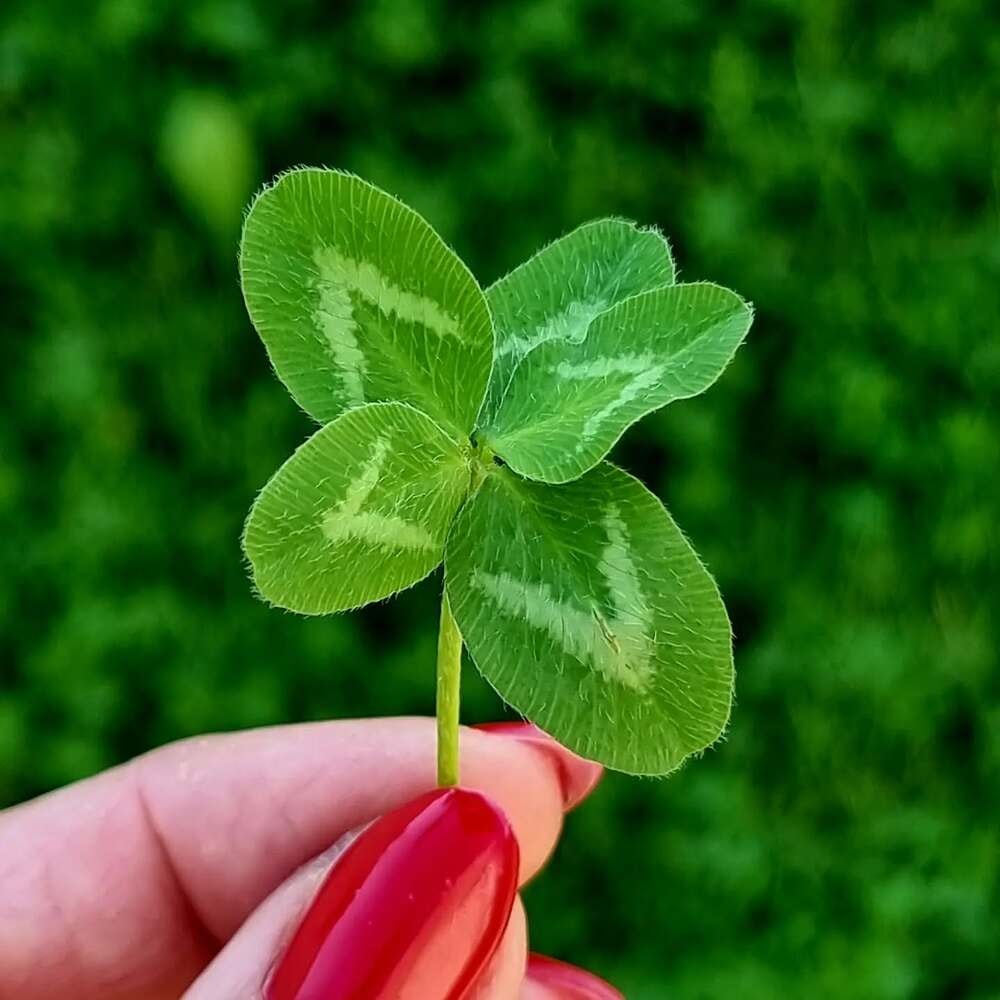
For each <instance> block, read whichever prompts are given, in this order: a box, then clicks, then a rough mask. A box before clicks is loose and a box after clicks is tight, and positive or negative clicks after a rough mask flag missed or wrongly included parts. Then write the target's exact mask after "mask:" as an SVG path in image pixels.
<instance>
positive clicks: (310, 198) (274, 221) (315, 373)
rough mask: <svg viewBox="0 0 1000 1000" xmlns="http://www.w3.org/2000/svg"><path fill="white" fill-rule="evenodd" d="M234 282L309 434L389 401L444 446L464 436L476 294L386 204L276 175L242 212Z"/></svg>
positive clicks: (475, 397) (477, 357)
mask: <svg viewBox="0 0 1000 1000" xmlns="http://www.w3.org/2000/svg"><path fill="white" fill-rule="evenodd" d="M240 277H241V279H242V283H243V295H244V297H245V298H246V302H247V308H248V309H249V311H250V316H251V317H252V318H253V321H254V324H255V325H256V327H257V330H258V331H259V333H260V335H261V337H262V338H263V340H264V343H265V344H266V345H267V349H268V354H269V355H270V358H271V363H272V364H273V365H274V368H275V371H277V373H278V375H279V376H280V377H281V379H282V381H283V382H284V383H285V385H287V386H288V388H289V389H290V391H291V393H292V395H293V396H294V397H295V398H296V400H298V402H299V404H300V405H301V406H302V408H303V409H304V410H305V411H306V412H307V413H309V414H310V415H311V416H312V417H314V418H315V419H316V420H319V421H321V422H324V423H325V422H326V421H328V420H332V419H333V418H334V417H335V416H337V415H338V414H339V413H342V412H343V411H344V410H345V409H346V408H348V407H351V406H357V405H359V404H360V403H363V402H365V401H368V402H375V401H379V400H398V401H400V402H404V403H412V404H413V405H414V406H417V407H420V408H421V409H423V410H424V411H426V412H427V413H428V414H429V415H430V416H431V417H433V418H434V419H435V420H437V421H438V422H439V423H440V424H441V426H442V427H444V428H446V429H447V430H449V431H451V432H452V433H453V434H455V435H457V436H458V437H462V436H464V435H466V434H468V432H469V431H470V430H471V429H472V425H473V422H474V421H475V418H476V413H477V412H478V410H479V404H480V401H481V400H482V394H483V392H484V391H485V390H486V382H487V379H488V378H489V374H490V363H491V361H492V358H493V333H492V324H491V322H490V316H489V311H488V309H487V306H486V302H485V300H484V299H483V293H482V292H481V291H480V290H479V286H478V285H477V284H476V281H475V279H474V278H473V277H472V275H471V274H469V272H468V270H467V269H466V267H465V265H464V264H462V262H461V261H460V260H459V259H458V257H456V256H455V254H453V253H452V252H451V251H450V250H449V249H448V248H447V247H446V246H445V244H444V243H443V241H442V240H441V237H439V236H438V235H437V233H435V232H434V230H433V229H431V227H430V226H429V225H427V223H426V222H425V221H424V220H423V219H422V218H421V217H420V216H419V215H417V213H416V212H414V211H413V210H412V209H410V208H407V207H406V206H405V205H403V204H402V203H401V202H399V201H397V200H396V199H395V198H393V197H392V196H391V195H388V194H386V193H385V192H384V191H379V190H378V188H375V187H372V185H371V184H367V183H365V182H364V181H362V180H361V179H360V178H358V177H353V176H351V175H350V174H344V173H340V172H338V171H335V170H293V171H290V172H289V173H287V174H285V175H284V176H283V177H281V178H279V179H278V180H277V181H276V182H275V184H274V185H273V186H271V187H269V188H267V189H266V190H264V191H263V192H262V193H261V194H260V196H259V197H258V198H257V200H256V201H255V202H254V204H253V207H252V208H251V209H250V214H249V215H248V216H247V220H246V224H245V226H244V227H243V241H242V243H241V245H240Z"/></svg>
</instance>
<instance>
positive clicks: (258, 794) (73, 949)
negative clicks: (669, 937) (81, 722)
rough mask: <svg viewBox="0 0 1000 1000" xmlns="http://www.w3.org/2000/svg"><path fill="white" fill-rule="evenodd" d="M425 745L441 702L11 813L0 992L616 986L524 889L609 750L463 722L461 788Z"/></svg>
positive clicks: (244, 997)
mask: <svg viewBox="0 0 1000 1000" xmlns="http://www.w3.org/2000/svg"><path fill="white" fill-rule="evenodd" d="M484 730H485V731H484ZM433 761H434V724H433V721H432V720H428V719H373V720H362V721H352V722H332V723H314V724H309V725H300V726H287V727H280V728H274V729H264V730H256V731H252V732H246V733H237V734H232V735H220V736H210V737H205V738H200V739H195V740H185V741H183V742H181V743H177V744H173V745H171V746H168V747H165V748H163V749H161V750H157V751H155V752H153V753H151V754H148V755H146V756H145V757H141V758H138V759H137V760H135V761H132V762H131V763H129V764H126V765H123V766H122V767H119V768H115V769H114V770H111V771H108V772H105V773H104V774H101V775H98V776H96V777H94V778H91V779H89V780H87V781H83V782H80V783H79V784H76V785H72V786H70V787H69V788H65V789H62V790H60V791H58V792H54V793H52V794H50V795H47V796H44V797H42V798H40V799H37V800H35V801H33V802H29V803H26V804H24V805H22V806H18V807H16V808H14V809H11V810H8V811H6V812H4V813H0V998H3V1000H7V998H10V1000H15V998H16V1000H51V998H53V997H57V996H72V997H73V998H74V1000H96V998H101V1000H139V998H142V1000H166V998H176V997H179V996H181V995H184V996H185V997H187V998H188V1000H326V998H330V1000H333V998H336V1000H388V998H390V997H391V998H393V1000H438V998H440V1000H459V998H462V1000H614V998H619V1000H620V997H621V995H620V994H619V993H618V992H617V991H616V990H614V989H613V988H611V987H610V986H608V985H607V984H606V983H604V982H602V981H601V980H598V979H596V978H595V977H593V976H591V975H589V974H588V973H585V972H583V971H582V970H579V969H575V968H573V967H570V966H566V965H563V964H562V963H556V962H552V961H551V960H548V959H543V958H541V957H538V956H532V957H531V958H530V960H529V956H528V954H527V944H526V940H527V938H526V925H525V917H524V911H523V908H522V907H521V904H520V901H519V899H518V898H517V897H516V889H517V887H518V886H520V885H523V884H524V882H525V881H526V880H527V879H529V878H530V877H531V876H533V875H534V874H535V873H536V872H538V870H539V869H540V868H541V867H542V865H543V864H544V863H545V860H546V859H547V857H548V856H549V854H550V852H551V851H552V849H553V847H554V846H555V843H556V840H557V839H558V836H559V832H560V829H561V826H562V817H563V813H564V812H565V811H566V810H567V809H569V808H572V806H573V805H575V804H576V803H577V802H578V801H579V800H580V799H581V798H583V797H584V796H585V795H586V794H587V793H588V792H589V791H590V790H591V789H592V788H593V787H594V785H595V784H596V783H597V780H598V779H599V777H600V774H601V769H600V767H599V766H598V765H596V764H592V763H590V762H588V761H584V760H582V759H581V758H579V757H576V756H575V755H574V754H571V753H570V752H569V751H567V750H565V749H564V748H562V747H560V746H558V744H556V743H554V742H553V741H551V740H549V739H548V738H547V737H544V736H542V735H541V734H540V733H539V732H538V731H537V730H535V729H533V728H532V727H530V726H526V725H500V726H496V727H483V729H481V730H468V729H467V730H464V731H463V733H462V772H463V788H462V789H460V790H449V791H441V792H437V793H433V794H430V795H427V793H428V791H429V790H431V789H433V787H434V773H433ZM471 789H475V790H476V791H475V792H474V791H471ZM479 792H481V793H484V794H477V793H479ZM422 796H423V798H420V797H422ZM418 798H419V799H420V800H419V801H417V802H415V801H414V800H417V799H418ZM377 817H381V819H376V818H377ZM373 820H376V821H375V822H372V821H373ZM508 821H509V825H508ZM369 823H370V824H371V825H370V826H367V827H366V826H365V824H369ZM362 827H365V829H364V830H363V831H362V832H361V833H360V834H358V835H356V839H354V841H353V842H352V843H350V844H347V845H346V846H345V844H346V841H347V839H348V838H347V837H345V834H349V833H350V831H357V830H358V829H359V828H362ZM335 858H342V859H343V861H344V863H343V864H341V865H335V863H334V859H335ZM338 914H339V916H338ZM304 977H305V978H304ZM185 990H187V992H186V993H185Z"/></svg>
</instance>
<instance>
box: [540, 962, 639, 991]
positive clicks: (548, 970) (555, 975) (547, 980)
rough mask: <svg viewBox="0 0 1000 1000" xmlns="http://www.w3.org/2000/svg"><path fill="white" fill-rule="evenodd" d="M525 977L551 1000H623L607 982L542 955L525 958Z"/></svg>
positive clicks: (573, 966) (575, 967)
mask: <svg viewBox="0 0 1000 1000" xmlns="http://www.w3.org/2000/svg"><path fill="white" fill-rule="evenodd" d="M525 975H526V977H527V978H528V979H529V980H530V981H531V982H533V983H535V984H536V985H538V986H542V987H544V988H545V990H546V992H547V993H548V996H549V997H551V1000H625V997H624V996H623V995H622V994H621V993H619V992H618V990H616V989H615V988H614V987H613V986H612V985H611V984H610V983H606V982H605V981H604V980H603V979H599V978H598V977H597V976H595V975H594V974H593V973H591V972H587V971H586V970H584V969H580V968H578V967H577V966H575V965H568V964H567V963H566V962H557V961H556V960H555V959H554V958H546V957H545V956H544V955H529V956H528V969H527V972H526V973H525Z"/></svg>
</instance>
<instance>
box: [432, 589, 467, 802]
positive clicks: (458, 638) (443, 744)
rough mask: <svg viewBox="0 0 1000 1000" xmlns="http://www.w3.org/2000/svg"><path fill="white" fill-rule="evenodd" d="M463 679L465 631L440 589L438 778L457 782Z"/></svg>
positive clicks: (443, 782) (445, 784)
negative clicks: (459, 629) (459, 711)
mask: <svg viewBox="0 0 1000 1000" xmlns="http://www.w3.org/2000/svg"><path fill="white" fill-rule="evenodd" d="M461 682H462V633H461V632H459V631H458V625H457V623H456V622H455V619H454V617H452V613H451V607H450V606H449V604H448V592H447V591H446V590H444V589H443V588H442V591H441V626H440V630H439V632H438V658H437V780H438V785H439V786H440V787H441V788H447V787H449V786H450V785H457V784H458V704H459V689H460V687H461Z"/></svg>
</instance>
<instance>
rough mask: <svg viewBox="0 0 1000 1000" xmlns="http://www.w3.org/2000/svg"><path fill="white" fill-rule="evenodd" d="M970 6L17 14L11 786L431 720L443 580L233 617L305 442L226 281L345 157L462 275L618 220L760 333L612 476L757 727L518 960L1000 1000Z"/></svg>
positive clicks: (681, 991) (720, 987)
mask: <svg viewBox="0 0 1000 1000" xmlns="http://www.w3.org/2000/svg"><path fill="white" fill-rule="evenodd" d="M990 6H991V5H989V4H988V3H986V2H985V0H937V2H932V3H927V2H917V3H914V2H903V0H892V2H884V3H877V4H870V3H862V2H860V0H855V2H847V0H844V2H838V0H814V2H809V3H794V2H792V0H744V2H739V3H733V2H730V3H723V2H720V0H702V2H694V0H678V2H673V0H671V2H663V3H652V2H648V0H633V2H626V0H618V2H611V0H579V2H570V0H529V2H514V3H502V2H482V3H471V2H470V3H459V2H455V3H444V2H442V0H436V2H435V0H430V2H421V0H371V2H367V3H361V2H354V3H343V4H319V3H306V2H301V0H296V2H291V0H288V2H284V3H264V2H263V0H189V2H164V3H150V2H147V0H101V2H97V3H80V2H77V0H34V2H32V3H23V4H18V3H15V4H13V5H11V4H10V3H8V4H5V5H4V8H3V12H2V13H0V352H2V353H0V393H2V395H0V400H2V404H3V408H4V417H3V420H2V421H0V804H3V803H10V802H14V801H18V800H20V799H22V798H24V797H27V796H29V795H33V794H35V793H38V792H41V791H43V790H45V789H48V788H51V787H53V786H56V785H59V784H62V783H64V782H67V781H70V780H72V779H75V778H78V777H80V776H82V775H86V774H89V773H91V772H94V771H96V770H98V769H100V768H103V767H107V766H108V765H111V764H114V763H115V762H118V761H121V760H123V759H125V758H127V757H128V756H130V755H132V754H135V753H138V752H140V751H142V750H145V749H147V748H149V747H152V746H155V745H157V744H159V743H162V742H164V741H167V740H172V739H176V738H178V737H182V736H185V735H187V734H191V733H198V732H202V731H205V730H213V729H220V728H230V727H241V726H255V725H262V724H268V723H274V722H279V721H286V720H301V719H317V718H326V717H331V716H345V715H362V714H366V713H376V714H382V713H397V712H428V713H429V712H431V711H432V695H433V680H432V671H433V661H432V655H433V642H434V634H433V632H434V626H435V623H436V616H435V609H434V602H435V589H436V583H434V584H431V583H429V584H425V585H422V586H421V587H420V588H418V589H417V590H416V591H414V592H412V593H407V594H406V595H405V596H403V597H402V598H400V599H398V600H395V601H393V602H392V603H390V604H388V605H386V606H384V607H381V608H378V609H374V610H370V611H368V612H365V613H362V614H358V615H353V616H350V617H343V618H338V619H328V620H303V619H298V618H295V617H294V616H291V615H286V614H282V613H280V612H277V611H269V610H267V609H266V608H265V607H264V606H263V605H261V604H258V603H255V601H254V599H253V598H252V596H251V592H250V587H249V586H248V583H247V579H246V574H245V572H244V567H243V563H242V558H241V554H240V549H239V543H238V538H239V533H240V528H241V524H242V520H243V518H244V516H245V513H246V511H247V509H248V507H249V505H250V502H251V500H252V498H253V496H254V493H255V491H256V490H257V489H258V488H259V487H260V486H261V485H262V484H263V483H264V482H265V480H266V479H267V477H268V476H269V475H270V474H271V472H272V471H273V470H274V469H275V468H276V466H277V465H278V463H279V462H280V461H281V460H282V459H283V458H284V457H286V456H287V455H288V453H289V452H290V450H291V449H292V448H293V447H294V446H295V445H296V444H297V443H298V442H299V441H301V440H302V439H303V438H304V437H305V436H306V435H307V433H309V424H308V423H307V421H306V419H305V418H304V417H303V416H302V415H301V414H300V413H299V412H298V411H297V409H296V407H295V406H294V404H293V403H292V402H291V400H290V398H289V397H288V395H287V393H286V392H285V390H284V389H283V388H282V387H281V386H280V385H279V384H278V382H277V381H276V380H275V379H274V378H273V377H272V375H271V373H270V371H269V368H268V364H267V361H266V358H265V355H264V351H263V349H262V347H261V345H260V343H259V341H258V340H257V338H256V336H255V335H254V333H253V331H252V329H251V328H250V326H249V323H248V321H247V319H246V316H245V314H244V310H243V307H242V303H241V300H240V294H239V289H238V286H237V279H236V268H235V248H236V240H237V236H238V229H239V223H240V218H241V211H242V209H243V206H244V205H245V203H246V201H247V199H248V198H249V197H250V195H251V194H252V192H253V191H254V189H255V188H257V187H258V186H259V185H260V184H261V183H262V182H263V181H264V180H265V179H267V178H269V177H271V176H272V175H273V174H274V173H275V172H277V171H279V170H281V169H283V168H285V167H288V166H291V165H295V164H299V163H307V164H328V165H335V166H340V167H345V168H349V169H351V170H354V171H356V172H358V173H360V174H362V175H363V176H364V177H366V178H368V179H370V180H372V181H374V182H376V183H378V184H380V185H382V186H384V187H387V188H389V189H390V190H392V191H394V192H395V193H397V194H399V195H400V196H401V197H402V198H404V199H405V200H406V201H408V202H410V203H412V204H413V205H414V206H416V207H417V208H418V209H420V210H421V211H422V212H423V213H424V214H425V215H426V216H427V217H428V218H429V219H430V220H431V221H432V223H433V224H434V225H435V226H436V227H437V228H438V229H439V230H440V231H441V232H442V233H443V234H444V235H445V237H446V238H447V239H448V240H449V241H450V242H451V243H452V244H453V245H454V246H455V247H456V248H457V249H458V251H459V252H460V253H461V254H462V256H463V257H465V259H466V260H467V261H469V263H470V265H471V266H472V268H473V270H474V271H475V272H476V274H477V275H478V276H479V277H480V278H481V280H482V281H483V282H484V283H487V282H489V281H491V280H493V279H494V278H495V277H497V276H499V275H500V274H502V273H503V272H504V271H505V270H507V269H509V268H510V267H512V266H513V265H515V264H516V263H518V262H520V261H521V260H522V259H523V258H524V257H526V256H527V255H528V254H530V253H531V252H532V251H533V250H534V249H536V248H537V247H538V246H539V245H540V244H542V243H543V242H545V241H547V240H549V239H551V238H553V237H555V236H557V235H559V234H560V233H562V232H564V231H566V230H568V229H570V228H572V227H573V226H575V225H576V224H577V223H579V222H581V221H583V220H585V219H588V218H591V217H593V216H599V215H607V214H621V215H625V216H628V217H631V218H634V219H637V220H639V221H641V222H643V223H655V224H657V225H659V226H660V227H662V228H663V229H664V231H665V232H667V233H668V234H669V235H670V237H671V239H672V242H673V244H674V248H675V251H676V255H677V258H678V260H679V263H680V266H681V270H682V275H683V277H685V278H688V279H698V278H710V279H714V280H718V281H720V282H722V283H724V284H727V285H730V286H732V287H733V288H736V289H738V290H739V291H740V292H741V293H743V294H744V295H745V296H747V297H748V298H750V299H752V300H753V301H754V302H755V304H756V306H757V320H756V323H755V326H754V329H753V331H752V333H751V337H750V340H749V342H748V344H747V346H746V347H745V348H744V349H743V350H742V351H741V352H740V354H739V356H738V359H737V361H736V362H735V363H734V365H733V366H732V367H731V368H730V369H729V370H728V371H727V373H726V375H725V376H724V378H723V379H722V380H721V381H720V382H719V383H718V384H717V385H716V386H715V387H714V388H713V389H712V391H711V392H709V393H708V394H707V395H705V396H704V397H702V398H699V399H696V400H692V401H689V402H684V403H678V404H675V405H674V406H671V407H669V408H668V409H667V410H665V411H663V412H662V413H661V414H659V415H657V416H655V417H653V418H650V419H647V420H646V421H645V422H644V423H643V424H642V426H641V428H640V429H638V430H637V431H634V432H632V433H631V434H630V436H629V437H628V438H627V439H626V441H625V442H624V443H623V445H622V446H620V448H619V449H618V455H617V457H618V460H619V461H621V462H622V463H623V464H625V466H626V467H627V468H629V469H631V470H632V471H634V472H636V473H638V474H639V475H641V476H642V477H643V478H644V479H645V480H646V481H647V482H648V483H649V484H650V485H651V486H652V487H653V488H654V489H655V490H656V491H657V492H658V493H659V494H660V495H661V496H662V497H663V498H664V499H665V500H666V502H667V504H668V506H669V507H670V508H671V509H672V511H673V513H674V514H675V516H676V517H677V519H678V521H679V522H680V523H681V524H682V525H684V527H685V529H686V531H687V532H688V533H689V535H690V536H691V538H692V539H693V541H694V542H695V544H696V546H697V547H698V549H699V550H700V551H701V553H702V554H703V556H704V557H705V558H706V559H707V561H708V563H709V565H710V566H711V567H712V569H713V571H714V572H715V574H716V575H717V577H718V578H719V581H720V583H721V586H722V589H723V592H724V594H725V595H726V598H727V602H728V605H729V608H730V611H731V614H732V617H733V622H734V627H735V631H736V636H737V666H738V674H739V676H738V703H737V706H736V710H735V713H734V717H733V723H732V727H731V730H730V732H729V735H728V739H727V740H726V741H725V742H724V743H722V744H720V746H719V747H718V748H717V749H716V750H714V751H712V752H710V753H708V754H707V755H706V756H705V757H704V758H703V759H702V760H700V761H696V762H692V763H691V764H689V765H688V766H687V767H685V768H684V769H683V770H682V771H681V772H680V773H678V774H676V775H675V776H673V777H672V778H670V779H668V780H666V781H663V782H657V783H654V782H650V781H644V782H643V781H637V780H633V779H627V778H623V777H617V776H612V777H610V778H609V779H608V780H607V781H606V783H605V784H604V786H603V787H602V788H601V789H600V791H599V792H598V794H597V795H596V796H595V797H594V798H593V800H592V801H590V802H589V803H588V804H587V805H586V806H584V807H583V808H582V809H581V810H580V811H579V813H578V814H576V815H575V816H574V817H573V818H572V820H571V822H570V823H569V825H568V829H567V833H566V837H565V840H564V842H563V844H562V846H561V847H560V849H559V852H558V854H557V856H556V857H555V858H554V860H553V863H552V865H551V869H550V871H549V872H548V873H547V875H546V876H545V878H544V879H543V880H541V881H539V882H538V884H537V885H535V886H534V887H533V888H531V889H530V891H529V892H528V905H529V910H530V913H531V917H532V920H533V939H534V945H535V946H536V947H537V948H538V949H540V950H544V951H547V952H550V953H552V954H555V955H558V956H561V957H564V958H568V959H572V960H575V961H578V962H581V963H584V964H588V965H590V966H592V967H593V968H594V969H597V970H600V971H601V972H603V973H605V974H606V975H608V976H609V977H611V978H612V979H614V980H615V981H616V982H617V983H619V984H620V985H621V986H622V987H623V988H624V989H625V991H626V993H627V995H628V996H629V997H630V998H631V1000H653V998H657V1000H659V998H678V1000H681V998H683V1000H689V998H690V1000H694V998H716V997H719V996H732V997H738V998H749V1000H757V998H774V997H782V996H801V997H807V996H808V997H813V996H815V997H845V998H931V997H935V998H936V997H941V998H958V997H974V998H987V997H997V996H1000V947H998V940H1000V898H998V897H1000V893H998V869H1000V846H998V832H997V831H998V827H1000V779H998V775H1000V697H998V695H1000V674H998V671H997V649H998V645H1000V601H998V589H1000V588H998V585H997V569H998V566H997V563H998V559H997V542H998V537H997V535H998V533H997V519H998V516H1000V509H998V507H1000V504H998V482H1000V413H998V409H997V402H998V398H1000V395H998V390H1000V332H998V325H997V320H998V316H1000V224H998V220H1000V205H998V170H997V162H998V161H997V149H998V135H1000V129H998V125H1000V116H998V107H1000V102H998V90H1000V88H998V86H997V84H998V80H1000V34H998V33H997V32H996V30H992V31H991V30H990V27H989V25H990ZM993 13H994V14H995V10H994V11H993ZM995 27H996V22H995V21H993V28H994V29H995ZM466 676H467V681H466V691H467V695H466V701H465V708H464V712H465V716H466V718H467V720H469V721H479V720H483V719H488V718H495V717H497V716H498V715H500V714H501V712H502V708H501V706H500V705H499V703H498V702H497V700H496V699H495V698H494V697H493V696H492V694H491V693H490V692H489V691H488V689H487V688H486V687H485V685H484V684H483V683H482V682H481V681H479V680H478V679H477V678H476V676H475V675H474V672H473V671H472V670H471V669H470V670H468V671H467V675H466Z"/></svg>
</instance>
